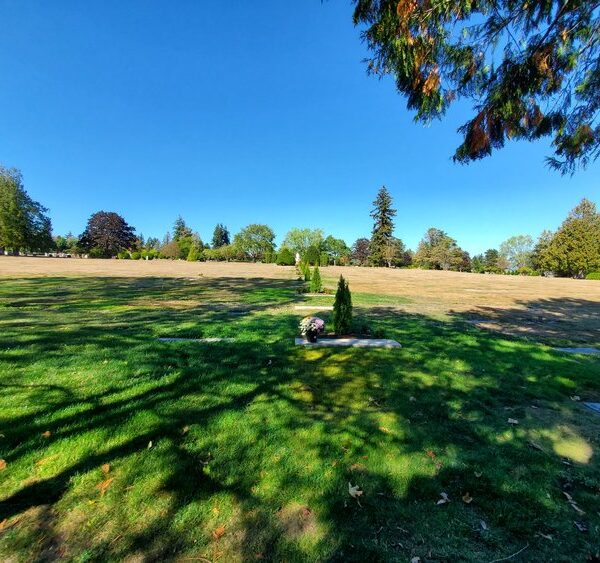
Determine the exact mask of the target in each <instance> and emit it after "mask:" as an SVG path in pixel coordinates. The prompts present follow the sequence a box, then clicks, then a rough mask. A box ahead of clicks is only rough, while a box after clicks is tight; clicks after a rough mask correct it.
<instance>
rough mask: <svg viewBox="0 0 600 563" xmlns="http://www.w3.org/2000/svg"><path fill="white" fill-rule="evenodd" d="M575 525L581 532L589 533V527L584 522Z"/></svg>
mask: <svg viewBox="0 0 600 563" xmlns="http://www.w3.org/2000/svg"><path fill="white" fill-rule="evenodd" d="M573 524H575V527H576V528H577V529H578V530H579V531H580V532H583V533H585V532H587V531H588V527H587V526H586V525H585V524H584V523H583V522H573Z"/></svg>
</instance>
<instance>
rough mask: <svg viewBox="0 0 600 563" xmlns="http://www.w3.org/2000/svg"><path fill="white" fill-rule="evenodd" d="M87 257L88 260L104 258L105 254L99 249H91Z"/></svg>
mask: <svg viewBox="0 0 600 563" xmlns="http://www.w3.org/2000/svg"><path fill="white" fill-rule="evenodd" d="M87 255H88V256H89V257H90V258H106V254H105V253H104V251H103V250H102V249H101V248H97V247H94V248H92V249H91V250H90V251H89V252H88V253H87Z"/></svg>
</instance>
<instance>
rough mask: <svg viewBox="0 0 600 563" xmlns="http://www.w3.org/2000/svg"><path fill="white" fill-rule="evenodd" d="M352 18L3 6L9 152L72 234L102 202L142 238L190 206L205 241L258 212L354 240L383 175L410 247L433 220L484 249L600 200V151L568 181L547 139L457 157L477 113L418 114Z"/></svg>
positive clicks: (284, 8) (182, 7) (123, 5)
mask: <svg viewBox="0 0 600 563" xmlns="http://www.w3.org/2000/svg"><path fill="white" fill-rule="evenodd" d="M351 16H352V6H351V4H350V2H349V1H347V0H343V1H342V0H330V1H328V2H324V3H321V2H320V1H319V0H302V1H301V2H282V1H281V0H256V1H253V2H248V1H243V0H234V1H232V2H223V1H222V0H203V1H202V2H197V1H193V0H182V1H179V2H176V3H173V2H157V1H143V2H142V1H140V2H135V1H127V2H121V1H118V2H117V1H113V0H107V1H102V2H96V1H94V2H92V1H89V2H76V1H74V0H73V1H56V2H41V1H39V2H37V1H35V2H34V1H30V0H11V1H6V0H0V17H1V18H2V22H3V31H2V34H0V65H1V68H2V71H3V76H4V81H3V87H2V88H0V108H1V111H0V127H1V131H2V134H1V135H0V162H1V163H2V164H4V165H5V166H16V167H18V168H20V169H21V170H22V172H23V175H24V179H25V185H26V188H27V189H28V191H29V193H30V194H31V195H32V197H34V198H35V199H37V200H39V201H40V202H41V203H43V204H44V205H46V206H47V207H49V208H50V215H51V217H52V220H53V225H54V230H55V232H57V233H66V232H67V231H73V232H74V233H76V234H77V233H80V232H81V231H82V230H83V228H84V226H85V223H86V221H87V219H88V217H89V216H90V214H91V213H93V212H94V211H97V210H100V209H103V210H107V211H109V210H110V211H117V212H119V213H121V214H122V215H123V216H124V217H125V218H126V219H127V221H128V222H130V223H131V224H132V225H134V226H135V227H136V229H137V231H138V232H142V233H143V234H144V235H145V236H149V235H152V236H159V237H162V236H163V234H164V233H165V232H166V231H167V230H168V229H169V228H170V227H171V225H172V224H173V221H174V219H175V218H176V216H177V215H178V214H181V215H182V216H183V217H184V218H185V219H186V221H187V222H188V224H190V226H191V227H192V228H194V229H195V230H197V231H198V232H199V233H200V234H201V236H202V237H203V239H204V240H209V239H210V236H211V234H212V230H213V227H214V225H215V223H217V222H222V223H225V224H226V225H227V226H228V227H229V228H230V230H231V231H232V232H235V231H237V230H239V228H241V227H243V226H244V225H246V224H248V223H257V222H258V223H267V224H269V225H270V226H271V227H273V229H274V230H275V232H276V233H277V235H278V240H279V241H281V240H282V239H283V237H284V235H285V233H286V232H287V230H288V229H290V228H291V227H321V228H323V229H324V230H325V231H326V232H327V233H331V234H333V235H335V236H338V237H342V238H344V239H345V240H346V241H347V242H348V243H352V241H354V240H355V239H356V238H358V237H360V236H369V233H370V229H371V219H370V217H369V211H370V208H371V202H372V201H373V199H374V197H375V194H376V192H377V189H378V188H379V186H381V185H382V184H385V185H386V186H387V187H388V189H389V190H390V192H391V193H392V195H393V197H394V200H395V204H396V207H397V208H398V216H397V222H396V235H397V236H399V237H401V238H402V239H403V240H404V241H405V243H407V244H408V245H409V246H410V247H412V248H415V247H416V245H417V243H418V241H419V239H420V238H421V236H422V235H423V233H424V231H425V230H426V229H427V228H428V227H431V226H435V227H439V228H442V229H444V230H446V231H448V233H449V234H450V235H451V236H453V237H454V238H456V239H457V240H458V242H459V244H460V245H461V246H463V247H464V248H465V249H467V250H469V251H471V252H480V251H483V250H485V249H486V248H489V247H493V246H498V245H499V243H500V242H502V241H503V240H504V239H506V238H507V237H509V236H511V235H514V234H523V233H529V234H532V235H537V234H539V232H540V231H541V230H542V229H544V228H555V227H557V226H558V224H559V223H560V222H561V221H562V219H563V218H564V217H565V215H566V214H567V212H568V211H569V210H570V209H571V208H573V207H574V206H575V205H576V204H577V203H578V201H579V200H580V199H581V198H582V197H584V196H587V197H589V198H591V199H593V200H595V201H596V202H597V203H600V196H599V194H600V191H599V188H600V181H599V180H600V163H595V164H594V165H592V166H591V167H590V168H589V169H588V170H587V171H584V172H579V173H578V174H576V175H575V176H574V177H573V178H569V177H562V176H560V175H559V174H557V173H556V172H552V171H550V170H548V169H547V168H546V166H545V164H544V156H545V155H547V154H549V152H550V151H549V147H548V143H547V142H540V143H537V144H527V143H516V144H511V145H510V146H508V147H507V148H505V149H504V150H503V151H500V152H497V153H496V154H495V155H494V156H493V157H492V158H491V159H486V160H483V161H481V162H477V163H474V164H471V165H469V166H460V165H456V164H453V163H452V160H451V155H452V154H453V152H454V149H455V147H456V146H457V145H458V144H459V142H460V137H459V135H458V134H457V133H456V128H457V127H458V126H459V125H460V124H461V123H462V122H464V121H465V120H466V118H467V117H468V115H469V114H468V106H463V107H456V108H455V109H454V110H453V111H452V112H451V113H450V114H449V115H448V116H447V118H446V119H445V121H443V122H436V123H434V124H432V125H431V126H429V127H424V126H423V125H417V124H415V123H414V122H413V119H412V115H411V114H410V113H409V112H408V111H407V110H406V108H405V103H404V100H403V99H402V98H400V97H399V96H398V95H397V94H396V93H395V91H394V87H393V84H392V82H391V81H389V80H383V81H379V80H377V79H374V78H370V77H368V76H367V75H366V73H365V66H364V64H363V63H362V60H363V59H364V57H365V56H366V55H367V51H366V47H365V46H364V45H363V44H362V43H361V41H360V37H359V30H357V29H355V28H354V27H353V25H352V18H351Z"/></svg>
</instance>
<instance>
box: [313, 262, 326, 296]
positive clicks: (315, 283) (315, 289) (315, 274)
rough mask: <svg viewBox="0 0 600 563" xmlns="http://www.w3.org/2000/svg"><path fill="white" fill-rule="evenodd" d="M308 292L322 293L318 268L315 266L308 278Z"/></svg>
mask: <svg viewBox="0 0 600 563" xmlns="http://www.w3.org/2000/svg"><path fill="white" fill-rule="evenodd" d="M310 291H311V293H321V291H323V282H322V281H321V272H320V271H319V266H315V269H314V270H313V273H312V276H311V278H310Z"/></svg>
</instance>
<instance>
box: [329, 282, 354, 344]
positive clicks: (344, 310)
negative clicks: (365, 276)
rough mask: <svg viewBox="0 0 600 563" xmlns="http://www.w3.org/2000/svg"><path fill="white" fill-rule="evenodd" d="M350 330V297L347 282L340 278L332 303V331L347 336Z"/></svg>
mask: <svg viewBox="0 0 600 563" xmlns="http://www.w3.org/2000/svg"><path fill="white" fill-rule="evenodd" d="M351 328H352V296H351V294H350V288H349V287H348V282H347V281H346V280H345V279H344V276H340V281H339V282H338V288H337V291H336V293H335V301H334V303H333V330H334V332H335V333H336V334H337V335H338V336H341V335H343V334H348V333H349V332H350V329H351Z"/></svg>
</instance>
